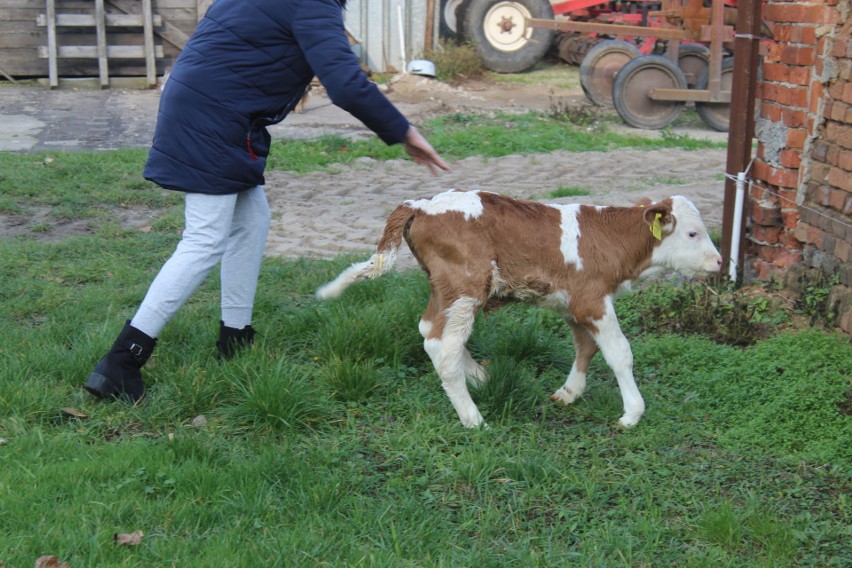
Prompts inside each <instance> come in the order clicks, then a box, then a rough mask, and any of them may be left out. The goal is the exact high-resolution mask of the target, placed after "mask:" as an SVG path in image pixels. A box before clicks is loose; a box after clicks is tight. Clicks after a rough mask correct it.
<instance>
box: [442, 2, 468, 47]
mask: <svg viewBox="0 0 852 568" xmlns="http://www.w3.org/2000/svg"><path fill="white" fill-rule="evenodd" d="M467 1H468V0H441V26H440V29H439V33H440V35H441V37H443V38H447V39H451V40H458V39H460V38H461V32H460V31H459V29H460V28H459V20H458V14H459V11H460V9H461V5H462V4H463V3H465V2H467Z"/></svg>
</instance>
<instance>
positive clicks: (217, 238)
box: [130, 186, 270, 337]
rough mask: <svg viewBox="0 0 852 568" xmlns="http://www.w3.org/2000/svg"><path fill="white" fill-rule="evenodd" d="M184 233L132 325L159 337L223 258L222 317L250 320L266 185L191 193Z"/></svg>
mask: <svg viewBox="0 0 852 568" xmlns="http://www.w3.org/2000/svg"><path fill="white" fill-rule="evenodd" d="M185 217H186V222H185V227H184V230H183V236H182V238H181V241H180V242H179V243H178V245H177V248H176V249H175V252H174V253H173V254H172V256H171V258H169V260H167V261H166V263H165V264H164V265H163V267H162V268H161V269H160V272H159V274H157V277H156V278H155V279H154V282H152V283H151V287H150V288H148V293H147V294H146V295H145V299H144V300H143V301H142V305H141V306H139V310H138V311H137V312H136V315H135V316H133V319H132V320H131V322H130V325H132V326H133V327H135V328H136V329H138V330H139V331H141V332H143V333H145V334H146V335H149V336H150V337H157V336H158V335H159V334H160V331H161V330H162V329H163V327H164V326H165V325H166V323H167V322H168V321H169V320H170V319H172V317H173V316H174V315H175V314H176V313H177V311H178V310H179V309H180V308H181V306H183V304H184V303H185V302H186V300H187V299H188V298H189V296H190V294H192V292H194V291H195V289H196V288H198V286H199V285H200V284H201V283H202V282H203V281H204V279H205V278H206V277H207V275H208V274H210V271H211V270H212V269H213V267H214V266H216V264H217V263H219V262H221V265H222V266H221V277H222V321H223V322H224V323H225V325H226V326H228V327H233V328H236V329H242V328H244V327H245V326H247V325H249V324H250V323H251V315H252V308H253V306H254V295H255V291H256V289H257V278H258V274H259V273H260V263H261V260H262V259H263V251H264V248H265V246H266V235H267V233H268V232H269V222H270V212H269V204H268V203H267V201H266V194H265V193H264V191H263V186H257V187H254V188H252V189H247V190H245V191H241V192H239V193H235V194H231V195H206V194H203V193H187V194H186V207H185Z"/></svg>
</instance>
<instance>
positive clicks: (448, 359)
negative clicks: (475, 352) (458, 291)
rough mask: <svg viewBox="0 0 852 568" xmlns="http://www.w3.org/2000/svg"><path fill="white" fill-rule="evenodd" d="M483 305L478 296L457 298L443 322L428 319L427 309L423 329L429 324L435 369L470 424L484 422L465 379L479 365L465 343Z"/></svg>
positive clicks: (426, 343)
mask: <svg viewBox="0 0 852 568" xmlns="http://www.w3.org/2000/svg"><path fill="white" fill-rule="evenodd" d="M429 306H430V308H431V307H432V306H433V304H432V301H431V300H430V302H429ZM479 306H480V302H479V301H478V300H476V299H474V298H470V297H464V296H463V297H460V298H458V299H457V300H455V301H454V302H453V303H452V305H451V306H450V307H449V309H447V310H446V312H445V314H446V319H445V320H444V321H443V322H438V321H432V322H430V320H429V319H427V317H428V314H429V310H427V315H426V316H424V319H423V320H421V324H420V330H421V333H423V331H424V330H425V329H426V328H428V333H426V334H425V336H426V338H425V340H424V342H423V346H424V348H425V349H426V353H428V354H429V357H430V358H431V359H432V364H433V365H434V366H435V371H436V372H437V373H438V376H439V377H440V378H441V384H442V385H443V387H444V392H446V393H447V396H448V397H449V399H450V402H451V403H452V405H453V408H455V410H456V413H457V414H458V416H459V419H460V420H461V422H462V424H463V425H464V426H466V427H467V428H473V427H476V426H481V425H483V424H484V420H483V418H482V414H480V412H479V409H478V408H477V407H476V403H474V402H473V399H472V398H471V396H470V392H469V391H468V390H467V384H466V380H465V378H466V375H467V374H468V373H469V370H470V369H469V366H470V363H473V364H474V365H476V362H475V361H473V358H472V357H471V356H470V353H468V352H467V349H466V348H465V343H466V342H467V340H468V338H469V337H470V334H471V332H472V331H473V321H474V316H475V315H476V310H477V309H478V308H479ZM430 324H431V325H430ZM476 366H477V367H478V365H476Z"/></svg>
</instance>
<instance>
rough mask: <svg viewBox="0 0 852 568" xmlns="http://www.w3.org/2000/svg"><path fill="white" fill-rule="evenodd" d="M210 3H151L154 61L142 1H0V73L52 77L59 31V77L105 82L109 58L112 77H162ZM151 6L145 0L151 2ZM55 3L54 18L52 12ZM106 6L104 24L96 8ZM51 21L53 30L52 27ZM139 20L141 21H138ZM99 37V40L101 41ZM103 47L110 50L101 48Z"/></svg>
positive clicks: (202, 0) (181, 0) (167, 0)
mask: <svg viewBox="0 0 852 568" xmlns="http://www.w3.org/2000/svg"><path fill="white" fill-rule="evenodd" d="M211 2H212V0H150V5H151V16H152V20H153V38H149V41H151V39H152V41H153V43H152V44H151V47H152V48H153V51H154V54H155V58H154V62H153V63H152V62H151V60H150V57H148V58H147V61H146V55H150V51H151V50H150V49H147V50H146V49H145V46H146V33H145V30H146V27H145V26H144V25H143V23H144V22H143V21H142V19H141V18H142V17H143V15H144V12H143V1H142V0H102V2H98V1H96V0H50V1H49V0H2V2H0V72H2V74H4V75H6V76H7V77H16V78H31V77H48V76H51V75H53V74H52V73H51V69H50V67H51V60H52V59H51V57H50V49H51V42H50V41H49V33H51V34H52V33H53V31H51V30H55V43H54V44H53V45H54V46H55V48H56V53H55V55H56V59H55V63H56V74H57V75H58V76H60V77H98V76H101V77H102V79H103V72H104V68H105V63H104V57H105V55H108V56H109V57H108V59H109V66H108V73H109V75H110V76H130V77H139V76H141V77H145V76H150V74H151V66H152V64H153V65H154V67H155V73H156V74H157V75H162V73H163V72H164V71H165V69H166V68H167V67H169V66H171V65H172V63H173V62H174V60H175V58H176V57H177V55H178V54H179V53H180V50H181V48H182V47H183V46H184V44H185V43H186V40H187V39H188V38H189V35H190V34H191V33H192V31H193V30H194V29H195V26H196V24H197V23H198V19H199V18H200V17H201V16H203V15H204V12H205V11H206V10H207V8H208V7H209V5H210V3H211ZM147 3H148V2H145V4H147ZM49 4H52V5H53V9H54V12H55V17H54V18H51V17H50V14H49V13H48V6H49ZM99 4H102V6H103V20H102V21H101V20H100V19H99V18H98V16H99V14H98V11H97V9H96V8H97V5H99ZM51 20H52V21H53V23H54V24H58V25H55V26H51V25H50V24H51ZM137 20H138V23H137ZM99 37H100V41H99ZM103 47H105V48H106V50H103V49H99V48H103Z"/></svg>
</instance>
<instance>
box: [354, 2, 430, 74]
mask: <svg viewBox="0 0 852 568" xmlns="http://www.w3.org/2000/svg"><path fill="white" fill-rule="evenodd" d="M427 4H428V3H427V2H424V1H423V0H349V1H348V2H347V4H346V13H345V14H344V20H345V22H346V29H347V30H349V33H350V34H352V36H353V37H354V38H355V39H356V40H357V41H358V45H356V46H354V47H353V50H354V51H355V53H356V54H358V57H360V58H361V62H362V63H364V64H365V65H367V66H368V67H369V68H370V69H372V70H373V71H377V72H379V73H384V72H388V71H393V70H395V71H402V70H403V58H404V59H405V61H406V62H407V61H411V60H412V59H417V58H418V57H421V56H422V55H423V50H424V46H425V45H426V20H427V13H428V7H427ZM435 4H436V8H435V10H434V11H435V16H434V20H433V22H437V20H438V16H439V14H438V12H439V11H440V10H439V8H438V7H437V6H439V5H440V2H437V1H436V2H435ZM400 12H401V14H402V18H401V20H402V26H400ZM400 27H401V29H402V36H401V35H400ZM432 29H433V30H435V32H433V34H432V35H433V39H434V36H435V35H436V31H437V29H438V24H437V23H434V24H433V26H432ZM403 37H404V45H405V50H404V51H403V49H402V46H403V39H402V38H403Z"/></svg>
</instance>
